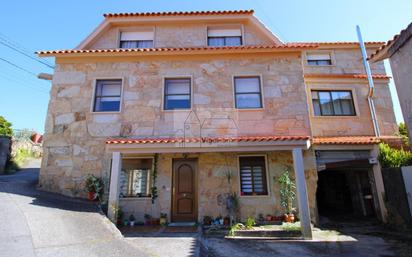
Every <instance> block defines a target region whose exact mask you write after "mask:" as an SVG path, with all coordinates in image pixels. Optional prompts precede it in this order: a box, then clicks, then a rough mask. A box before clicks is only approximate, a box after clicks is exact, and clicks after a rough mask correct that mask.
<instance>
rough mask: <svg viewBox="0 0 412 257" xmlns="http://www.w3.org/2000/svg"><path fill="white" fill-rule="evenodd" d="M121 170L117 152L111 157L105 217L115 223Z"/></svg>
mask: <svg viewBox="0 0 412 257" xmlns="http://www.w3.org/2000/svg"><path fill="white" fill-rule="evenodd" d="M121 169H122V157H121V155H120V153H119V152H113V156H112V170H111V175H110V188H109V204H108V210H107V216H109V219H110V220H111V221H112V222H113V223H116V213H117V209H118V207H119V190H120V184H119V180H120V171H121Z"/></svg>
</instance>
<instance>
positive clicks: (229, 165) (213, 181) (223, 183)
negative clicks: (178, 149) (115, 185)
mask: <svg viewBox="0 0 412 257" xmlns="http://www.w3.org/2000/svg"><path fill="white" fill-rule="evenodd" d="M251 154H253V155H264V156H266V158H267V165H268V167H267V180H268V184H269V186H268V189H269V195H268V196H240V192H239V190H240V189H239V188H240V185H239V182H240V180H239V171H238V156H242V155H251ZM185 157H187V158H197V159H198V176H197V184H198V190H197V191H198V192H197V194H198V195H197V198H198V206H199V207H198V220H201V219H202V218H203V217H204V216H206V215H207V216H212V217H217V216H218V215H222V216H226V215H228V211H227V209H226V205H222V204H221V203H219V201H218V198H219V196H225V194H228V193H233V192H235V193H236V194H237V195H238V196H239V197H240V198H239V204H240V215H241V216H240V218H241V220H246V219H247V217H257V216H258V214H263V215H266V214H271V215H282V214H283V213H284V210H283V208H282V207H281V206H280V195H279V190H278V188H279V184H278V182H277V179H278V178H279V176H280V175H281V174H282V172H284V171H285V170H289V171H290V173H289V174H290V175H291V177H292V178H293V177H294V172H293V160H292V153H291V151H276V152H262V153H253V152H252V153H204V154H191V155H188V156H185ZM174 158H183V155H182V154H160V155H159V160H158V165H159V166H158V171H157V172H158V173H157V174H158V179H157V181H158V182H157V187H158V199H156V201H155V204H154V205H152V202H151V199H150V198H120V208H121V209H122V211H124V212H125V215H126V217H128V216H129V215H130V214H134V215H135V217H136V219H137V220H140V221H143V220H144V214H146V213H147V214H150V215H152V216H154V217H159V215H160V212H164V213H169V212H170V209H171V203H172V198H171V195H172V194H171V188H172V161H173V159H174ZM304 161H305V174H306V179H307V187H308V198H309V205H310V211H311V217H312V219H313V221H315V218H316V215H317V214H316V209H315V206H316V180H317V172H316V163H315V156H314V153H313V152H312V151H306V152H305V154H304ZM227 172H230V173H231V174H232V176H233V177H232V179H231V182H230V183H229V182H228V180H227V177H226V174H227ZM294 207H297V203H296V202H295V203H294Z"/></svg>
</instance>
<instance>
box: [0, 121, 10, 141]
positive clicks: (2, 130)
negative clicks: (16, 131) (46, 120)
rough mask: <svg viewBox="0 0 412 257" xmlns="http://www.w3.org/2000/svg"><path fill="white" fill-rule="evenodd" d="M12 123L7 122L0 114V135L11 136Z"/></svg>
mask: <svg viewBox="0 0 412 257" xmlns="http://www.w3.org/2000/svg"><path fill="white" fill-rule="evenodd" d="M11 126H12V124H11V123H10V122H8V121H7V120H6V119H5V118H4V117H3V116H0V136H8V137H11V136H13V129H12V128H11Z"/></svg>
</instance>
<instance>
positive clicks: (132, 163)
mask: <svg viewBox="0 0 412 257" xmlns="http://www.w3.org/2000/svg"><path fill="white" fill-rule="evenodd" d="M152 164H153V159H151V158H147V159H146V158H145V159H123V160H122V172H121V173H120V196H121V197H148V196H149V195H150V176H151V170H152Z"/></svg>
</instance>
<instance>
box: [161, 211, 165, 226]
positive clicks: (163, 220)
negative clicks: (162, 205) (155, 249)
mask: <svg viewBox="0 0 412 257" xmlns="http://www.w3.org/2000/svg"><path fill="white" fill-rule="evenodd" d="M166 224H167V213H163V212H161V213H160V225H166Z"/></svg>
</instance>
